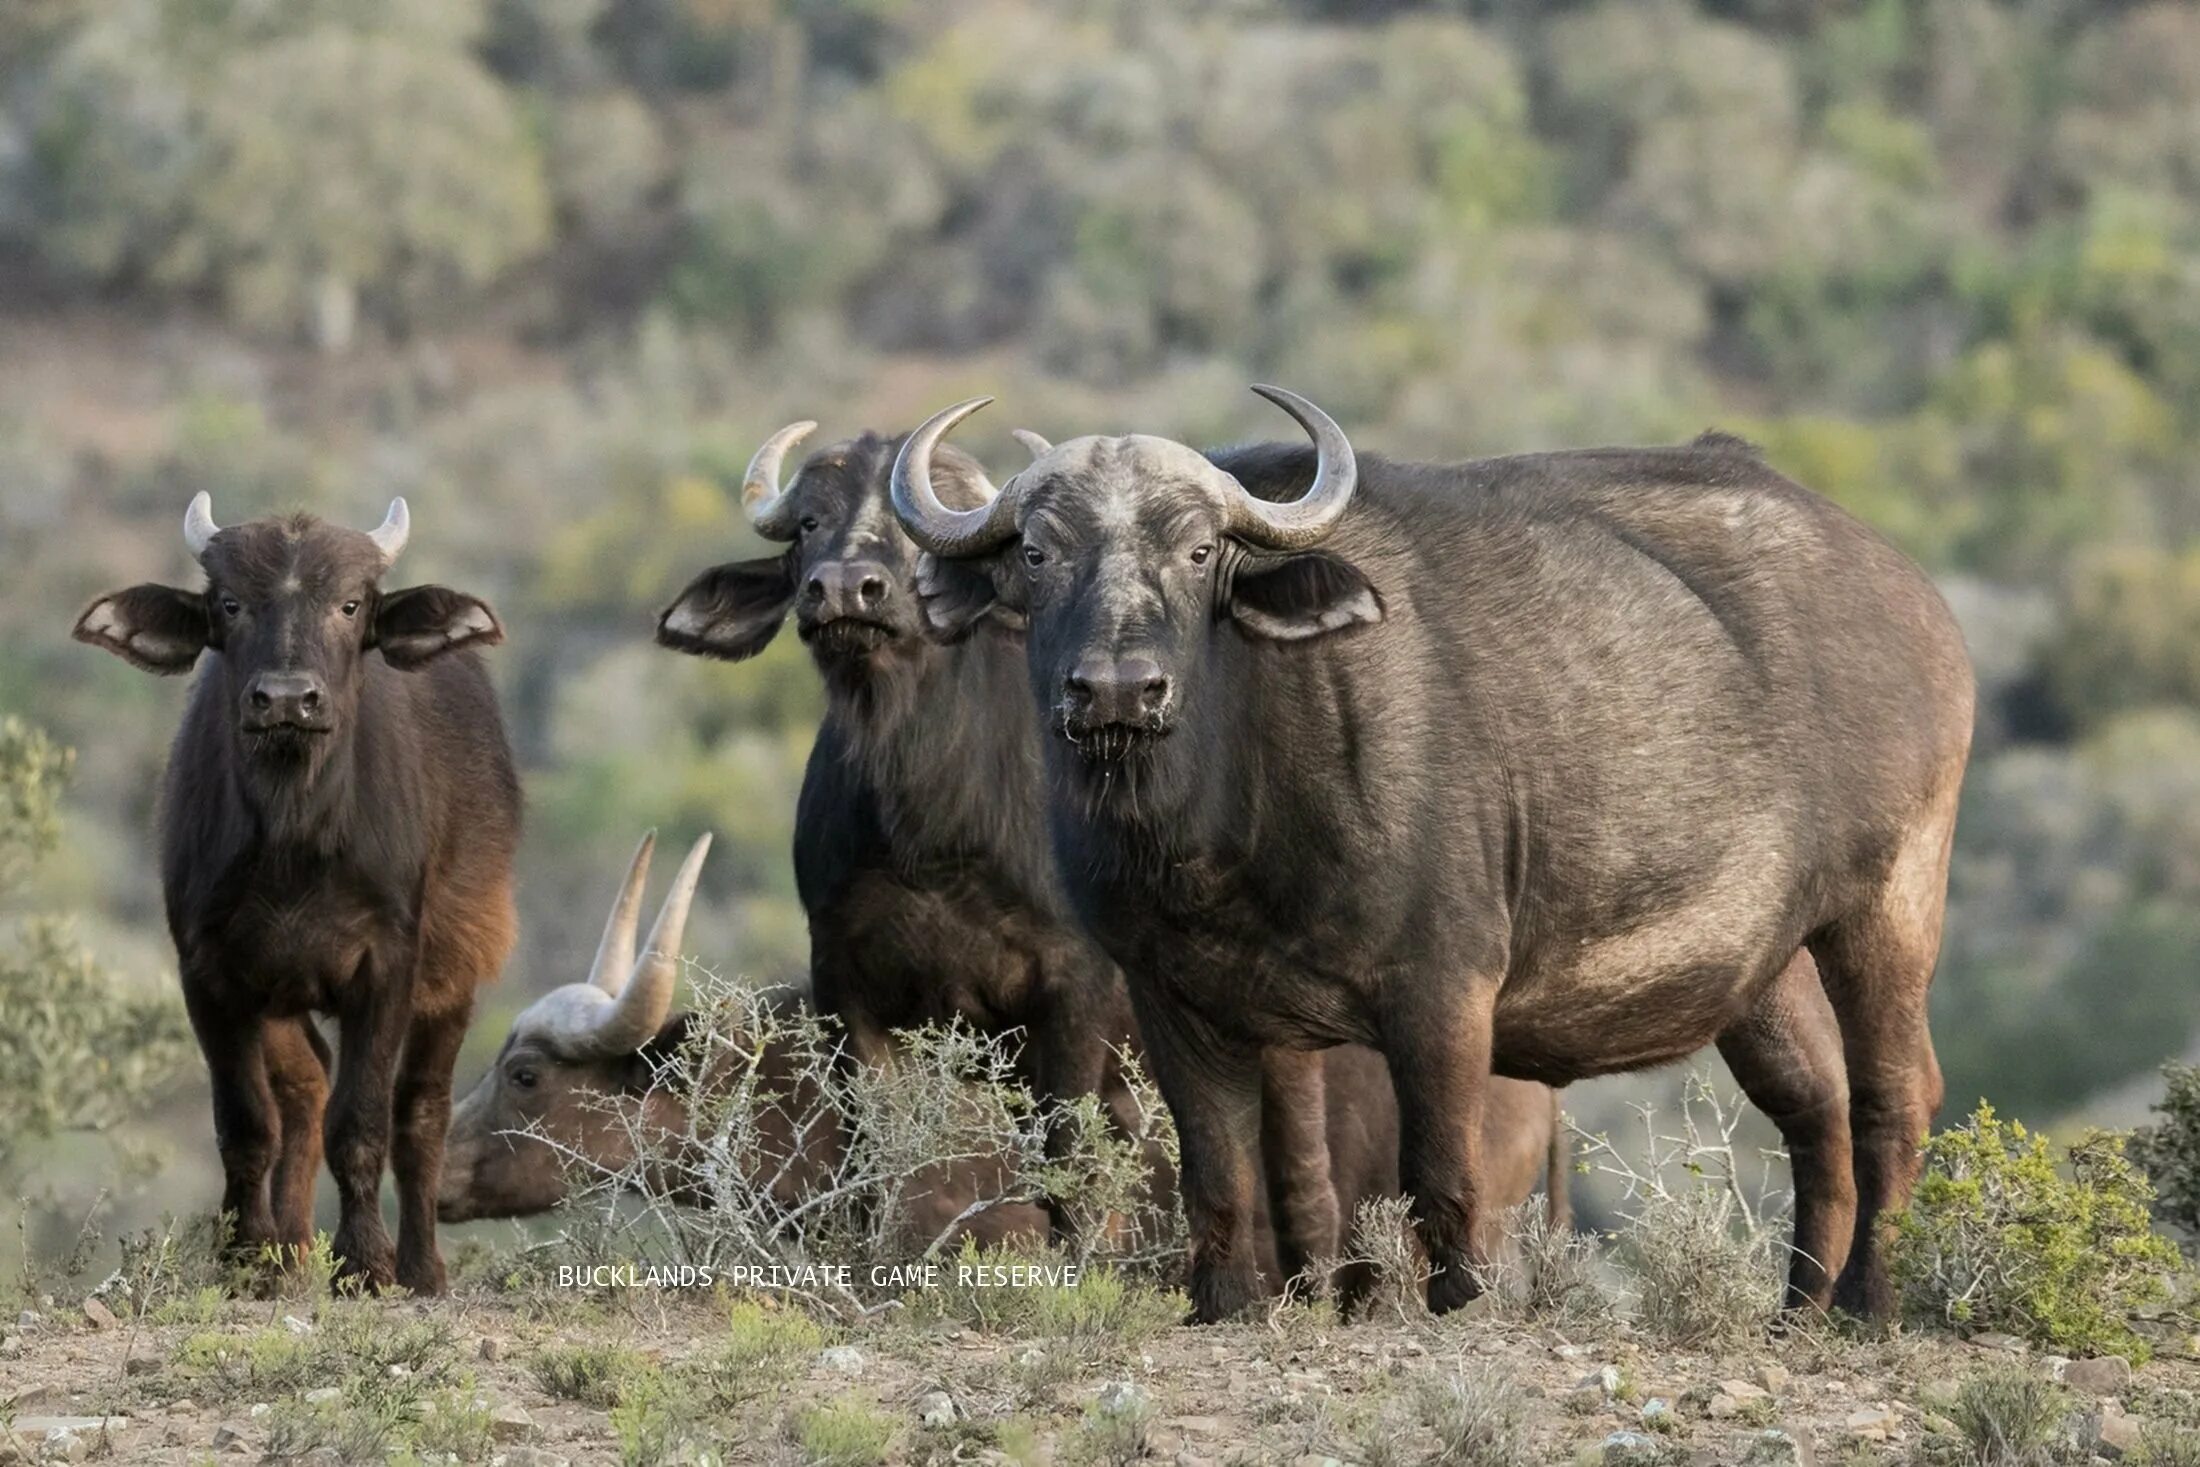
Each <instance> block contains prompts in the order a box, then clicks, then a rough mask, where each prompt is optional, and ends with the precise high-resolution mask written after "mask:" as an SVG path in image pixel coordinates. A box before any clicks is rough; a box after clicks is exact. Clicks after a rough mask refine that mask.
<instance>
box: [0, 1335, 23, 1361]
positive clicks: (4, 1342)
mask: <svg viewBox="0 0 2200 1467" xmlns="http://www.w3.org/2000/svg"><path fill="white" fill-rule="evenodd" d="M22 1353H23V1337H22V1336H21V1335H7V1336H5V1337H0V1355H6V1356H8V1357H9V1358H10V1359H13V1358H14V1357H15V1356H17V1355H20V1354H22Z"/></svg>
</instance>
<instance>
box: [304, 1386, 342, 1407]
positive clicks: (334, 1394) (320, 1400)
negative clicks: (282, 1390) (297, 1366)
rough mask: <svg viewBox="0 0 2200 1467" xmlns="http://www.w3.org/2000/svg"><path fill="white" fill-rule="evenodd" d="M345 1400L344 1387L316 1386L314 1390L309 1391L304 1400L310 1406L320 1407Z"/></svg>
mask: <svg viewBox="0 0 2200 1467" xmlns="http://www.w3.org/2000/svg"><path fill="white" fill-rule="evenodd" d="M343 1398H344V1388H343V1387H342V1386H315V1387H314V1388H313V1389H312V1390H310V1391H307V1392H306V1393H305V1395H304V1397H303V1398H302V1399H303V1400H304V1401H305V1403H306V1404H307V1405H308V1406H319V1405H323V1404H325V1403H327V1402H329V1401H340V1400H342V1399H343Z"/></svg>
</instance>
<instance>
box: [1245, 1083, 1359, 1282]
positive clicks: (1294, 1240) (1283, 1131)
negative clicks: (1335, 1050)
mask: <svg viewBox="0 0 2200 1467" xmlns="http://www.w3.org/2000/svg"><path fill="white" fill-rule="evenodd" d="M1260 1066H1261V1109H1260V1150H1261V1170H1262V1172H1263V1173H1264V1174H1265V1175H1266V1177H1267V1179H1268V1190H1269V1198H1270V1202H1269V1215H1270V1216H1272V1217H1273V1218H1275V1220H1276V1254H1277V1257H1278V1259H1279V1261H1280V1263H1281V1265H1282V1269H1283V1275H1284V1277H1285V1278H1286V1279H1294V1278H1298V1277H1300V1276H1301V1275H1303V1274H1306V1273H1308V1272H1309V1271H1310V1270H1313V1269H1315V1268H1326V1267H1329V1266H1332V1265H1334V1264H1335V1262H1336V1261H1337V1259H1338V1257H1339V1256H1340V1255H1341V1254H1342V1252H1343V1243H1344V1220H1343V1217H1342V1215H1341V1212H1340V1209H1339V1205H1338V1202H1337V1187H1336V1181H1335V1178H1334V1177H1333V1176H1332V1174H1331V1169H1330V1165H1329V1106H1328V1095H1327V1090H1326V1087H1325V1085H1324V1083H1323V1059H1322V1052H1321V1051H1320V1050H1290V1049H1269V1050H1265V1051H1263V1052H1262V1054H1261V1060H1260ZM1311 1282H1312V1283H1313V1285H1314V1287H1315V1289H1316V1290H1317V1291H1318V1292H1321V1293H1327V1292H1328V1290H1329V1282H1330V1281H1329V1280H1328V1279H1326V1278H1316V1279H1313V1280H1311Z"/></svg>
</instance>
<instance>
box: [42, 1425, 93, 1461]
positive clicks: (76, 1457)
mask: <svg viewBox="0 0 2200 1467" xmlns="http://www.w3.org/2000/svg"><path fill="white" fill-rule="evenodd" d="M90 1451H91V1447H90V1446H89V1445H88V1444H87V1443H86V1442H85V1440H84V1438H83V1437H82V1436H80V1435H79V1434H77V1433H76V1432H73V1431H49V1432H47V1433H46V1439H45V1440H44V1441H42V1442H40V1443H39V1444H38V1455H39V1458H40V1459H41V1460H42V1461H47V1462H81V1461H83V1460H84V1457H85V1455H86V1454H87V1453H88V1452H90Z"/></svg>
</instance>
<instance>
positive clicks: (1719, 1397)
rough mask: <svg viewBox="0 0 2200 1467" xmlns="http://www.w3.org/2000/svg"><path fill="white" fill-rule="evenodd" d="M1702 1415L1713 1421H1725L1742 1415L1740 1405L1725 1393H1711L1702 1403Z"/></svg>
mask: <svg viewBox="0 0 2200 1467" xmlns="http://www.w3.org/2000/svg"><path fill="white" fill-rule="evenodd" d="M1703 1414H1704V1415H1706V1416H1708V1417H1710V1418H1711V1419H1712V1420H1713V1421H1727V1420H1731V1419H1732V1418H1734V1417H1736V1416H1739V1415H1741V1414H1742V1403H1741V1402H1740V1401H1739V1400H1737V1399H1735V1398H1734V1397H1733V1396H1730V1395H1728V1394H1727V1393H1726V1392H1725V1391H1713V1392H1712V1393H1711V1399H1710V1400H1708V1401H1706V1402H1704V1403H1703Z"/></svg>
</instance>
